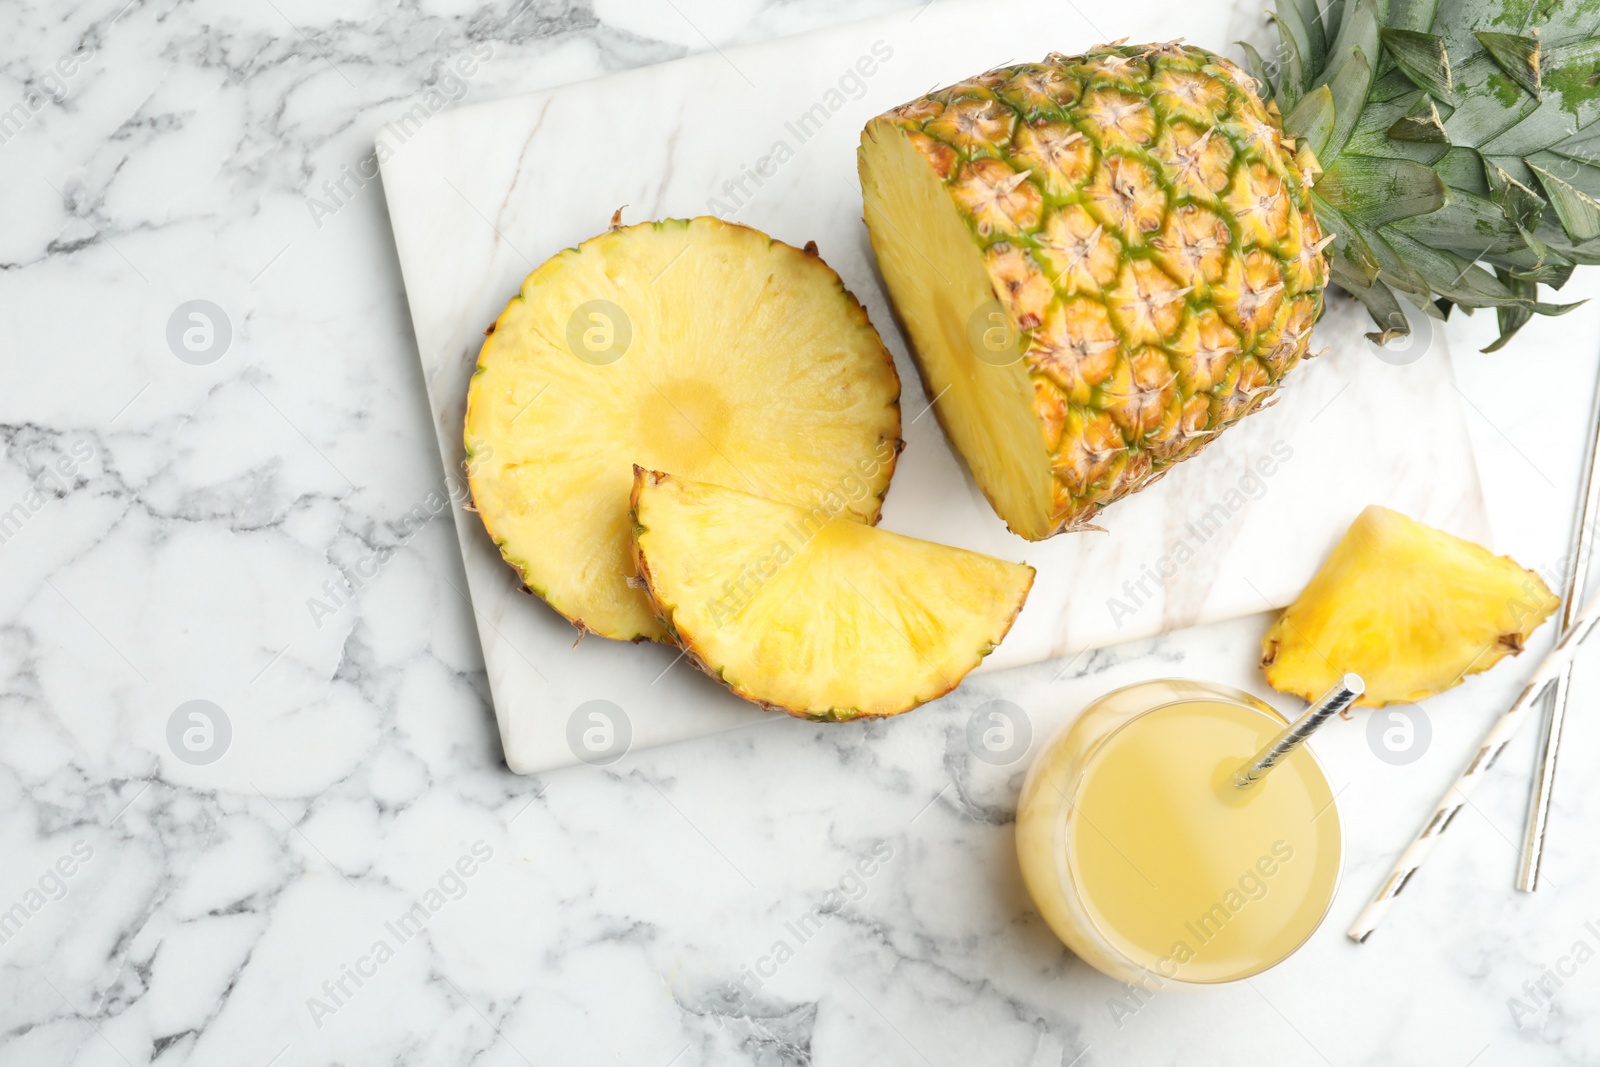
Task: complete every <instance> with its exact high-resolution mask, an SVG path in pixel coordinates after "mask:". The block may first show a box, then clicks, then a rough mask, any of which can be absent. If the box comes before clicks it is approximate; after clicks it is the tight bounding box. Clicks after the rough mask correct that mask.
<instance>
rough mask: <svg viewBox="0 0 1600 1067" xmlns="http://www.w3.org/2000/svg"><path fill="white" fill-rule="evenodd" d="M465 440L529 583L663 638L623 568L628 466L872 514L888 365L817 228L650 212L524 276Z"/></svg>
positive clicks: (496, 528)
mask: <svg viewBox="0 0 1600 1067" xmlns="http://www.w3.org/2000/svg"><path fill="white" fill-rule="evenodd" d="M465 439H466V451H467V474H468V480H469V481H470V483H471V487H472V499H473V503H474V504H475V505H476V507H477V510H478V513H479V515H480V516H481V517H482V519H483V524H484V527H485V528H486V529H487V530H488V532H489V536H490V537H492V538H493V539H494V541H495V543H496V544H497V545H498V546H499V547H500V552H501V554H502V555H503V556H504V557H505V560H506V562H507V563H509V564H510V565H511V566H512V567H513V568H514V569H515V570H516V571H517V573H518V575H519V576H520V577H521V579H522V582H523V584H524V585H525V586H526V587H527V588H528V589H529V590H531V591H532V592H534V593H537V594H538V595H539V596H541V597H543V598H544V599H545V600H546V601H548V602H549V604H550V606H551V607H553V608H555V609H556V611H558V612H560V613H561V614H562V615H564V616H566V618H567V619H569V620H570V621H571V622H572V623H573V624H574V625H575V626H577V627H578V628H579V629H580V630H582V631H586V632H593V633H596V634H599V635H601V636H602V637H613V638H619V639H624V640H643V639H653V640H661V639H663V637H664V636H665V635H664V632H663V631H662V629H661V627H660V626H659V625H658V624H657V623H656V620H655V617H654V615H653V614H652V613H651V609H650V605H649V602H648V601H646V599H645V596H644V594H643V593H642V592H641V591H640V590H639V589H637V588H634V587H633V586H632V585H630V582H629V580H630V579H631V578H633V577H634V570H633V560H632V556H631V554H630V548H629V527H628V492H629V489H630V488H631V486H632V484H633V465H634V464H635V463H645V464H649V465H651V466H662V467H667V468H669V469H672V470H677V471H683V472H684V473H686V474H689V475H692V476H694V477H697V478H709V479H712V480H714V481H718V482H722V483H725V484H727V485H736V486H741V487H743V488H746V489H749V490H750V491H752V492H758V493H763V494H765V495H767V496H770V497H773V498H775V499H778V500H783V501H786V502H788V503H790V504H799V505H803V506H806V507H811V506H813V505H816V504H818V503H819V501H820V502H822V503H823V506H825V507H826V508H828V509H829V510H830V512H835V513H837V514H838V516H839V517H840V518H841V519H843V520H845V521H849V522H859V523H875V522H877V521H878V513H879V508H880V506H881V504H882V498H883V494H884V493H885V492H886V491H887V490H888V487H889V477H890V475H891V474H892V473H893V472H894V465H895V457H896V456H897V455H898V453H899V449H900V447H901V441H900V378H899V376H898V375H897V374H896V372H895V369H894V360H893V358H892V357H891V356H890V355H889V352H888V350H887V349H885V348H884V347H883V342H882V341H881V340H880V339H879V337H878V333H877V331H876V330H874V329H873V328H872V323H871V322H870V321H868V319H867V313H866V311H865V310H864V309H863V308H862V307H861V305H860V303H858V302H857V301H856V299H855V297H853V296H851V295H850V293H849V291H848V290H846V289H845V288H844V285H843V284H842V283H841V282H840V281H839V276H838V275H837V274H835V273H834V272H833V271H832V270H831V269H829V267H828V265H827V264H825V263H823V262H822V260H821V259H820V258H819V257H818V256H817V254H816V246H814V245H809V246H807V248H806V249H805V250H804V251H802V250H801V249H798V248H792V247H790V246H789V245H786V244H784V243H782V242H781V241H775V240H773V239H772V238H770V237H768V236H767V235H766V234H764V233H761V232H759V231H757V230H753V229H750V228H749V227H746V226H739V225H735V224H731V223H726V222H722V221H721V220H719V219H714V218H698V219H694V220H691V221H683V220H670V221H666V222H650V223H643V224H641V225H637V226H628V227H615V228H613V229H612V230H610V231H608V232H607V233H603V234H601V235H600V236H598V237H594V238H591V239H590V240H587V241H585V242H583V244H581V245H579V246H578V247H577V248H574V249H568V250H567V251H564V252H561V253H559V254H558V255H556V256H554V257H552V258H551V259H550V260H549V261H547V262H546V263H544V264H543V265H542V266H540V267H539V268H538V269H537V270H535V271H534V272H533V273H532V274H530V275H528V278H527V280H526V281H525V282H524V283H523V286H522V291H521V293H520V294H519V295H518V296H517V297H516V298H515V299H513V300H512V301H511V303H510V304H509V305H508V306H507V307H506V309H505V312H504V314H502V315H501V316H500V318H499V319H498V320H497V321H496V322H495V324H494V326H493V327H491V329H490V333H489V337H488V340H487V341H485V342H484V345H483V351H482V352H481V354H480V355H479V357H478V370H477V373H476V374H475V375H474V376H473V378H472V384H471V386H470V387H469V390H468V393H467V414H466V425H465Z"/></svg>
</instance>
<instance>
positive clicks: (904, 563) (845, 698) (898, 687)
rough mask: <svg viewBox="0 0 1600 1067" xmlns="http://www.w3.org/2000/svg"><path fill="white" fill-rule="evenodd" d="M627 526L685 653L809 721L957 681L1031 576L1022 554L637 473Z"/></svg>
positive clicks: (876, 710) (1009, 614)
mask: <svg viewBox="0 0 1600 1067" xmlns="http://www.w3.org/2000/svg"><path fill="white" fill-rule="evenodd" d="M633 521H634V552H635V559H636V563H637V566H638V571H639V574H640V575H642V576H643V578H644V580H645V584H646V588H647V591H648V593H649V596H650V599H651V602H652V603H653V604H654V606H655V609H656V611H657V613H658V615H659V616H660V618H661V619H662V620H663V624H664V625H665V626H666V627H667V628H668V629H669V630H670V632H671V633H672V635H673V637H674V638H675V639H676V640H677V641H678V643H679V644H681V645H682V646H683V648H684V650H685V652H686V653H687V654H688V655H689V656H690V657H691V658H692V659H693V660H694V662H695V663H696V664H697V665H698V666H699V667H700V668H701V669H702V670H704V671H705V672H706V673H707V674H710V675H711V676H712V677H714V678H717V679H719V680H721V681H722V682H723V683H724V684H725V685H727V686H728V687H729V688H730V689H732V690H733V691H734V692H735V693H737V694H738V695H739V696H742V697H744V698H745V699H746V700H750V701H754V702H755V703H757V704H760V705H762V706H763V707H766V708H768V709H772V710H778V711H784V712H787V713H788V714H790V715H795V716H800V717H805V718H811V719H825V720H834V721H837V720H844V719H855V718H861V717H871V716H884V715H895V714H898V713H900V712H903V711H908V710H910V709H911V708H914V707H916V706H917V705H918V704H922V703H924V702H926V701H929V700H932V699H934V698H935V697H938V696H942V695H943V694H945V693H947V692H949V691H950V690H951V689H954V688H955V686H956V685H957V684H958V683H959V682H960V681H961V679H962V678H963V677H965V676H966V674H967V672H968V671H970V670H972V668H974V667H976V666H977V665H978V664H979V662H981V661H982V659H983V657H984V656H986V655H988V654H989V652H990V651H991V650H992V649H994V647H995V646H996V645H998V644H999V643H1000V640H1001V638H1003V637H1004V636H1005V634H1006V631H1008V630H1009V629H1010V628H1011V623H1012V622H1013V620H1015V618H1016V616H1017V613H1018V612H1019V611H1021V610H1022V604H1023V601H1024V600H1025V599H1026V598H1027V595H1028V590H1029V588H1030V587H1031V586H1032V584H1033V573H1034V572H1033V568H1032V567H1029V566H1026V565H1024V564H1018V563H1008V562H1006V561H1005V560H1000V559H994V558H993V557H990V556H984V555H980V554H979V553H976V552H969V551H966V550H965V549H959V548H951V547H948V546H946V545H938V544H933V543H931V542H928V541H918V540H915V539H913V538H910V537H904V536H902V535H900V534H896V533H891V532H889V531H887V530H880V529H874V528H872V527H869V526H867V525H865V524H863V523H859V522H854V521H851V520H850V519H848V518H846V517H843V516H838V515H832V516H830V515H829V514H828V513H826V512H825V511H822V510H819V509H817V508H807V507H794V506H792V505H789V504H783V503H779V502H777V501H773V500H768V499H764V498H762V497H758V496H753V495H751V494H748V493H744V492H740V491H738V490H735V489H727V488H723V487H721V486H716V485H710V484H706V483H704V482H697V481H692V480H690V479H687V478H682V477H678V476H676V475H669V474H663V473H660V472H657V471H647V470H645V469H643V468H640V469H639V470H637V471H636V472H635V476H634V486H633Z"/></svg>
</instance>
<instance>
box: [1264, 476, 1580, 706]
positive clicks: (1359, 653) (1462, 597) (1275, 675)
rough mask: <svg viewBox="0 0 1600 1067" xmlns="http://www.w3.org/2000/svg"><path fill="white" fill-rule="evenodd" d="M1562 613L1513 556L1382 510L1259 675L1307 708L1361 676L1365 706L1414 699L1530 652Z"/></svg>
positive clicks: (1271, 644)
mask: <svg viewBox="0 0 1600 1067" xmlns="http://www.w3.org/2000/svg"><path fill="white" fill-rule="evenodd" d="M1558 604H1559V600H1558V598H1557V597H1556V596H1555V594H1553V593H1551V592H1550V588H1549V586H1547V585H1545V583H1544V581H1543V579H1541V578H1540V577H1539V576H1538V575H1537V574H1535V573H1534V572H1533V571H1530V570H1526V569H1524V568H1523V567H1521V566H1520V565H1518V563H1517V562H1516V561H1515V560H1513V559H1511V558H1510V557H1508V556H1496V555H1494V554H1493V553H1491V552H1490V551H1489V550H1488V549H1486V548H1484V547H1482V546H1481V545H1475V544H1473V543H1472V542H1471V541H1465V540H1463V539H1461V538H1459V537H1454V536H1451V535H1450V534H1447V533H1444V532H1442V531H1440V530H1435V529H1433V528H1432V527H1431V526H1424V525H1423V524H1422V523H1420V522H1417V521H1416V520H1414V519H1410V518H1407V517H1406V516H1404V515H1402V514H1400V513H1399V512H1397V511H1390V510H1389V509H1388V508H1384V507H1377V506H1373V507H1369V508H1367V509H1366V510H1365V511H1363V512H1362V513H1361V515H1360V516H1359V517H1358V518H1357V519H1356V521H1355V522H1354V523H1353V524H1352V525H1351V527H1350V529H1349V530H1348V531H1346V532H1345V535H1344V537H1343V538H1342V539H1341V540H1340V541H1339V544H1338V545H1337V546H1335V548H1334V550H1333V553H1332V554H1331V555H1329V556H1328V559H1327V561H1326V562H1325V563H1323V565H1322V569H1321V570H1319V571H1318V572H1317V574H1316V577H1314V578H1312V579H1311V582H1310V584H1308V585H1307V586H1306V587H1305V589H1303V590H1302V591H1301V593H1300V596H1299V597H1297V598H1296V599H1295V602H1294V603H1293V604H1290V605H1289V607H1288V609H1287V610H1286V611H1284V613H1283V615H1282V616H1281V617H1280V618H1279V619H1278V621H1277V622H1276V623H1274V624H1273V626H1272V629H1271V630H1269V631H1268V632H1267V636H1266V639H1265V641H1263V643H1262V649H1261V651H1262V658H1261V666H1262V668H1263V669H1264V670H1265V671H1266V675H1267V683H1268V684H1269V685H1271V686H1272V687H1273V688H1274V689H1277V690H1279V691H1280V692H1284V693H1294V694H1296V695H1298V696H1301V697H1303V698H1305V699H1306V700H1315V699H1317V698H1318V697H1319V696H1321V695H1322V694H1323V693H1325V692H1327V690H1328V689H1329V688H1330V687H1331V686H1332V685H1333V683H1334V682H1335V681H1337V680H1338V679H1339V678H1340V676H1342V675H1343V674H1344V673H1345V672H1346V671H1354V672H1355V673H1357V674H1359V675H1361V677H1362V679H1363V680H1365V681H1366V683H1367V691H1366V693H1365V695H1363V696H1362V697H1361V699H1360V700H1359V701H1358V702H1357V703H1360V704H1364V705H1366V706H1367V707H1370V708H1381V707H1383V706H1384V705H1385V704H1390V703H1395V702H1415V701H1418V700H1423V699H1425V698H1427V697H1430V696H1433V695H1434V694H1435V693H1440V692H1443V691H1444V690H1446V689H1449V688H1451V687H1453V686H1455V685H1458V684H1460V682H1461V680H1462V679H1463V678H1465V677H1466V676H1467V675H1469V674H1477V673H1478V672H1479V671H1486V670H1488V669H1489V668H1490V667H1493V666H1494V665H1495V664H1496V663H1498V662H1499V661H1500V660H1501V658H1502V657H1504V656H1506V655H1507V654H1510V655H1516V654H1517V653H1519V652H1521V651H1522V646H1523V645H1524V643H1526V642H1527V640H1528V637H1529V635H1531V634H1532V633H1533V631H1535V630H1537V629H1538V628H1539V627H1540V625H1542V624H1543V623H1544V621H1545V620H1546V619H1548V618H1549V617H1550V614H1551V613H1552V612H1553V611H1555V609H1556V607H1557V606H1558Z"/></svg>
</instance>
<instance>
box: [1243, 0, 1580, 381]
mask: <svg viewBox="0 0 1600 1067" xmlns="http://www.w3.org/2000/svg"><path fill="white" fill-rule="evenodd" d="M1276 5H1277V10H1276V12H1275V13H1273V14H1272V15H1271V16H1269V17H1270V18H1271V20H1272V22H1273V24H1274V25H1275V26H1276V28H1277V31H1278V37H1279V54H1278V57H1277V62H1275V63H1270V64H1269V63H1267V62H1264V61H1263V60H1262V58H1261V56H1260V54H1259V53H1258V52H1257V51H1256V50H1255V49H1253V48H1251V47H1249V46H1248V45H1247V46H1245V57H1246V65H1247V67H1248V68H1249V70H1250V72H1251V74H1252V75H1253V76H1254V77H1255V78H1256V80H1257V81H1258V82H1260V83H1261V84H1262V86H1263V87H1264V88H1265V90H1266V92H1267V93H1268V94H1269V95H1270V96H1271V97H1272V99H1273V101H1274V102H1275V104H1276V105H1277V108H1278V110H1279V113H1280V114H1281V115H1283V116H1284V118H1283V128H1284V132H1285V133H1286V134H1288V135H1289V136H1292V137H1296V138H1298V139H1299V140H1300V141H1301V143H1302V146H1303V148H1304V150H1306V151H1308V152H1310V153H1312V154H1313V155H1314V156H1315V159H1316V164H1317V165H1318V166H1320V167H1321V169H1322V174H1321V175H1320V176H1319V177H1318V178H1317V180H1316V183H1315V185H1314V186H1313V188H1312V201H1313V206H1314V209H1315V211H1316V213H1317V217H1318V220H1319V222H1320V223H1321V224H1322V226H1323V229H1324V230H1325V231H1327V232H1329V233H1333V234H1335V235H1336V240H1335V243H1334V248H1333V249H1332V251H1331V262H1330V266H1331V272H1332V276H1333V280H1334V281H1335V282H1336V283H1337V284H1338V285H1339V286H1341V287H1342V288H1344V289H1346V290H1348V291H1349V292H1350V293H1351V294H1353V295H1354V296H1356V297H1357V298H1358V299H1359V300H1361V302H1362V303H1363V304H1365V305H1366V307H1367V310H1368V311H1369V312H1371V314H1372V316H1373V318H1374V319H1375V320H1376V321H1377V323H1378V325H1379V326H1380V327H1382V328H1383V329H1382V331H1381V332H1380V333H1375V334H1372V335H1370V336H1372V337H1373V339H1374V340H1378V341H1380V342H1382V341H1385V340H1388V339H1390V338H1392V337H1395V336H1403V335H1404V334H1405V333H1406V332H1407V326H1406V317H1405V313H1404V311H1403V309H1402V308H1401V305H1400V302H1399V300H1398V294H1405V295H1406V296H1407V297H1408V298H1409V299H1410V301H1411V302H1412V303H1414V304H1416V306H1418V307H1419V308H1421V309H1422V310H1423V311H1425V312H1427V313H1429V314H1431V315H1435V316H1436V317H1443V316H1445V315H1448V314H1449V312H1450V310H1451V309H1452V308H1453V307H1457V306H1459V307H1461V308H1463V309H1465V310H1467V311H1469V312H1470V311H1471V310H1473V309H1474V308H1480V307H1492V308H1494V309H1496V314H1497V316H1498V319H1499V327H1500V336H1499V338H1498V339H1497V340H1496V341H1495V342H1494V344H1492V345H1490V346H1489V348H1488V349H1486V351H1494V350H1496V349H1498V348H1500V347H1501V346H1503V345H1504V344H1505V343H1506V342H1507V341H1508V340H1510V338H1511V337H1512V335H1513V334H1515V333H1516V332H1517V330H1519V329H1520V328H1521V327H1522V326H1523V325H1524V324H1526V323H1527V322H1528V321H1529V320H1530V319H1531V318H1532V317H1533V316H1534V315H1559V314H1562V313H1563V312H1566V311H1569V310H1571V309H1572V308H1573V307H1576V306H1577V305H1576V304H1554V303H1546V302H1543V301H1541V300H1540V299H1539V298H1538V290H1539V285H1540V284H1541V283H1542V284H1545V285H1549V286H1551V287H1552V288H1555V289H1559V288H1560V287H1561V286H1562V285H1563V284H1564V283H1565V282H1566V280H1567V279H1568V278H1569V277H1570V276H1571V274H1572V270H1573V268H1574V267H1575V266H1577V265H1579V264H1591V263H1600V35H1597V34H1596V32H1595V27H1596V26H1597V25H1600V0H1276Z"/></svg>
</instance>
